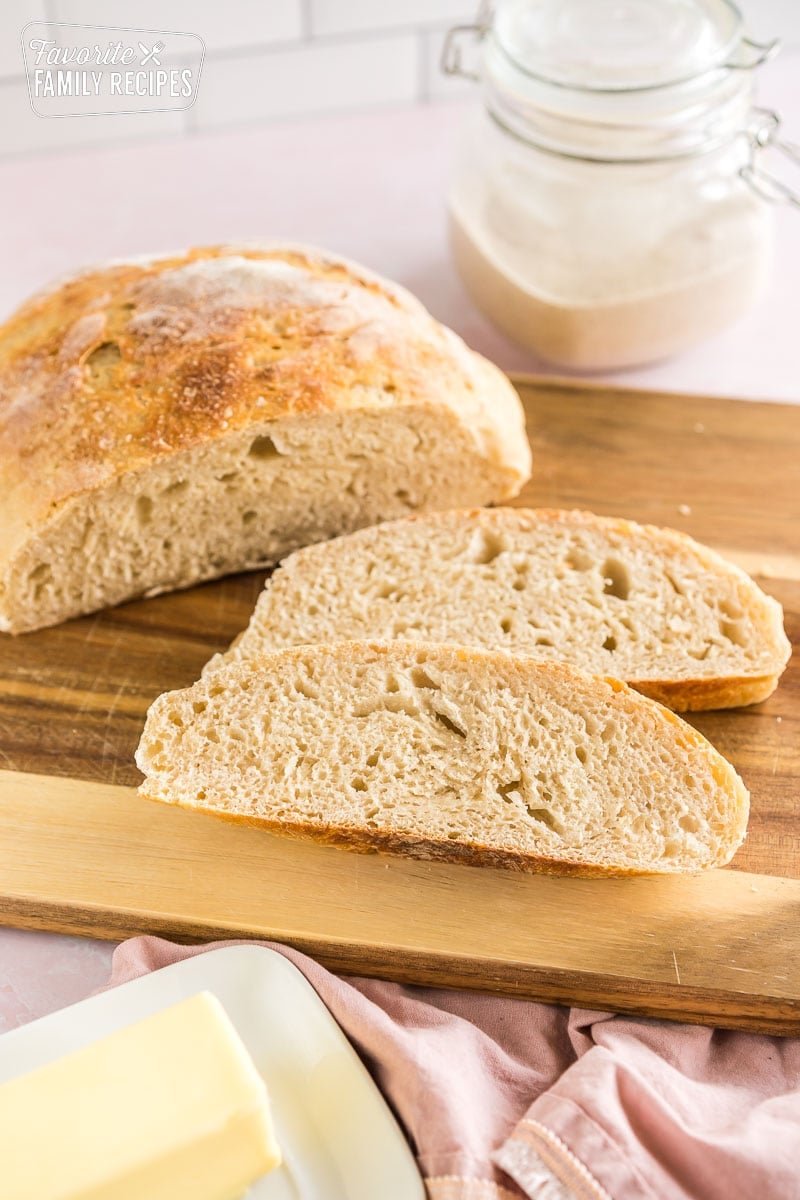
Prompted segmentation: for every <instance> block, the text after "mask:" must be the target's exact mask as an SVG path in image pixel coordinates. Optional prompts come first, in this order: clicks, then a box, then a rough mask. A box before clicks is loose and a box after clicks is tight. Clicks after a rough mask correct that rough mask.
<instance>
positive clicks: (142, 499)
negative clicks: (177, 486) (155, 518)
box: [136, 496, 153, 525]
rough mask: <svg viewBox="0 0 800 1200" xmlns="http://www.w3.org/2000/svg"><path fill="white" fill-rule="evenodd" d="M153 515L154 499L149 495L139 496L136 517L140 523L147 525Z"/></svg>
mask: <svg viewBox="0 0 800 1200" xmlns="http://www.w3.org/2000/svg"><path fill="white" fill-rule="evenodd" d="M152 515H153V501H152V500H151V499H150V497H149V496H138V497H137V499H136V519H137V520H138V522H139V524H140V525H147V524H149V522H150V518H151V517H152Z"/></svg>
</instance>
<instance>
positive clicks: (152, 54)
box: [139, 42, 166, 67]
mask: <svg viewBox="0 0 800 1200" xmlns="http://www.w3.org/2000/svg"><path fill="white" fill-rule="evenodd" d="M139 49H140V50H141V52H142V58H141V63H142V66H143V67H145V66H147V64H148V63H150V62H152V63H155V64H156V66H157V67H160V66H161V59H160V58H158V57H157V55H159V54H160V53H161V51H162V50H165V49H166V46H165V45H164V43H163V42H155V43H154V45H153V49H152V50H148V48H147V46H145V44H144V42H139Z"/></svg>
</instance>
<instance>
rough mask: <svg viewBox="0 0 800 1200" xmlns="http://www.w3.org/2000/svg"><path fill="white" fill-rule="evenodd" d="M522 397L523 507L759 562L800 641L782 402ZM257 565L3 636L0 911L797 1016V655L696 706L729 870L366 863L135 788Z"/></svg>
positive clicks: (689, 1012)
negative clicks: (751, 693)
mask: <svg viewBox="0 0 800 1200" xmlns="http://www.w3.org/2000/svg"><path fill="white" fill-rule="evenodd" d="M520 391H521V394H522V395H523V399H524V401H525V405H526V410H527V413H528V421H529V435H530V439H531V443H532V446H533V452H534V476H533V479H532V481H531V483H530V484H529V485H528V487H527V488H526V489H525V491H524V493H523V494H522V496H520V497H519V500H518V501H517V503H519V504H527V505H546V506H555V507H572V506H575V507H584V508H591V509H593V510H594V511H596V512H600V513H608V514H617V515H620V516H626V517H632V518H634V519H636V520H644V521H651V522H654V523H657V524H667V525H672V526H674V527H675V528H678V529H681V530H683V531H685V532H687V533H690V534H691V535H693V536H695V537H698V538H700V539H701V540H703V541H706V542H707V543H708V544H709V545H711V546H714V547H715V548H717V549H720V550H722V551H723V552H724V553H726V554H727V555H728V556H729V557H730V558H732V559H733V560H735V561H737V562H739V563H741V564H742V565H743V566H745V567H746V568H747V569H748V570H750V571H751V573H753V574H755V575H757V577H758V578H759V582H760V583H761V585H762V586H763V587H764V588H765V589H766V590H767V591H769V592H770V593H771V594H773V595H774V596H776V597H777V599H778V600H780V602H781V603H782V604H783V605H784V609H785V611H786V623H787V631H788V633H789V636H790V637H791V638H792V641H793V642H794V643H795V644H796V643H797V642H798V640H800V409H794V408H791V407H785V406H780V405H770V404H755V403H746V402H733V401H726V400H709V399H701V398H693V397H672V396H659V395H650V394H643V393H638V392H633V391H630V392H626V391H624V390H618V389H617V390H609V389H604V388H599V387H576V386H574V385H567V384H560V383H548V384H538V385H537V384H524V383H521V384H520ZM263 578H264V574H263V573H254V574H249V575H243V576H238V577H234V578H230V579H227V580H222V581H220V582H217V583H212V584H206V585H204V586H202V587H198V588H194V589H192V590H190V591H186V592H182V593H178V594H174V595H172V596H164V597H159V598H156V599H152V600H147V601H138V602H135V603H131V604H127V605H124V606H122V607H120V608H117V609H115V610H111V611H109V612H106V613H102V614H99V615H97V616H94V617H88V618H85V619H82V620H78V621H72V622H69V623H68V624H66V625H63V626H61V627H59V628H56V629H51V630H43V631H41V632H39V633H35V634H28V635H24V636H22V637H19V638H10V637H4V636H0V767H1V768H4V770H2V772H0V920H2V921H5V922H6V923H10V924H19V925H30V926H34V927H37V928H49V929H62V930H75V931H81V932H88V933H94V934H95V935H96V936H103V937H120V936H123V935H126V934H129V933H135V932H141V931H145V930H153V931H157V932H160V933H164V934H167V935H173V936H178V937H181V938H198V937H200V938H205V937H213V936H218V935H226V936H231V935H237V936H261V937H264V936H269V937H276V938H279V939H280V940H284V941H289V942H292V944H294V945H298V946H302V947H304V948H306V949H310V950H312V952H314V953H316V954H317V955H318V957H321V958H322V959H323V960H324V961H326V962H327V963H329V964H330V965H333V966H336V967H338V968H340V969H345V970H348V969H349V970H358V971H366V972H372V973H376V974H381V975H386V976H391V977H393V978H403V979H408V980H418V981H420V982H422V981H425V982H433V983H441V984H444V985H450V986H471V987H481V988H487V989H494V990H501V991H506V992H511V993H514V994H518V995H531V996H538V997H540V998H545V999H560V1000H564V1001H572V1002H577V1003H585V1004H591V1005H593V1006H594V1007H601V1008H618V1009H625V1010H630V1011H637V1012H645V1013H649V1014H653V1015H656V1014H657V1015H674V1016H676V1017H677V1016H680V1017H685V1018H686V1019H692V1020H704V1021H712V1022H715V1023H724V1024H730V1025H742V1024H743V1025H745V1026H746V1027H751V1028H754V1027H758V1028H764V1029H766V1028H769V1029H773V1030H779V1031H782V1032H798V1031H800V1025H798V1013H799V1012H800V1009H799V1008H798V1004H799V1003H800V975H798V970H800V966H798V965H796V964H800V921H798V916H800V884H796V883H795V882H794V881H795V880H797V879H798V878H800V820H798V814H797V809H798V801H800V797H799V796H798V780H800V660H799V661H793V662H792V663H791V664H790V667H789V669H788V671H787V673H786V675H785V676H784V678H783V680H782V682H781V685H780V688H779V689H778V691H777V692H776V693H775V695H774V696H773V697H771V698H770V700H768V701H766V702H765V703H764V704H761V705H758V706H755V707H753V708H749V709H741V710H737V711H730V712H720V713H707V714H701V715H698V716H697V717H695V718H693V719H692V723H693V724H695V725H696V726H697V727H698V728H699V729H701V730H702V732H703V733H705V734H706V736H708V737H709V738H710V739H711V740H712V741H713V742H714V744H715V745H716V746H717V747H718V748H719V749H720V750H721V751H722V753H724V754H725V755H726V756H727V757H729V758H730V759H731V761H732V762H733V763H734V764H735V765H736V767H737V768H738V769H739V771H740V772H741V774H742V775H743V777H744V779H745V782H746V783H747V785H748V787H749V788H750V790H751V793H752V797H753V804H752V817H751V824H750V832H749V834H748V838H747V841H746V843H745V845H744V847H743V848H742V849H741V850H740V852H739V853H738V854H737V856H736V859H735V861H734V864H733V868H734V870H727V871H724V872H712V873H711V874H710V875H708V876H705V877H703V878H702V879H678V880H634V881H592V882H588V881H574V880H551V879H530V878H527V879H526V878H522V877H519V876H516V875H512V874H507V873H503V872H494V871H475V870H474V869H472V870H471V869H469V868H457V867H445V866H441V865H436V866H433V865H431V866H427V865H425V864H419V863H417V864H408V863H401V862H398V861H395V860H390V859H383V858H381V859H371V858H361V857H357V856H355V855H351V854H347V853H346V852H343V851H337V850H330V849H324V848H319V847H309V846H303V845H300V844H297V843H291V842H288V841H279V840H276V839H273V838H270V837H268V835H265V834H262V833H260V832H257V831H252V830H242V829H230V828H228V827H227V826H225V825H223V824H221V823H218V822H215V821H213V820H210V819H209V818H204V817H202V816H198V815H196V814H185V813H177V812H173V811H171V810H169V809H165V808H162V807H161V806H156V805H150V804H147V803H145V802H143V801H140V800H138V799H137V798H136V797H135V795H134V794H133V793H132V792H131V791H130V786H131V785H135V784H136V783H137V782H138V779H139V776H138V772H137V771H136V768H135V766H134V764H133V750H134V748H135V746H136V743H137V741H138V737H139V733H140V731H141V727H142V722H143V719H144V714H145V711H146V708H147V706H148V704H149V703H150V702H151V701H152V700H153V699H154V698H155V696H156V695H158V694H159V693H160V692H161V691H164V690H165V689H168V688H174V687H182V686H185V685H186V684H188V683H190V682H191V681H192V680H194V679H195V678H196V677H197V676H198V674H199V672H200V669H201V667H202V665H203V664H204V662H205V661H206V660H207V658H208V657H209V656H210V655H211V654H212V653H213V652H214V651H216V650H219V649H222V648H223V647H225V646H226V645H227V644H228V643H229V642H230V640H231V639H232V638H233V637H234V636H235V634H236V633H238V632H239V631H240V629H241V628H243V626H244V625H245V624H246V623H247V620H248V618H249V615H250V612H251V610H252V606H253V604H254V602H255V598H256V596H257V594H258V592H259V590H260V587H261V584H262V582H263ZM75 781H86V783H87V785H86V786H83V785H82V784H81V783H80V782H75ZM115 785H127V786H124V787H121V786H115ZM737 872H738V874H737ZM742 872H749V873H754V874H742ZM312 876H313V878H312ZM769 877H775V878H769ZM780 877H783V878H780ZM240 880H243V881H244V882H243V883H242V884H241V886H240V884H239V881H240ZM542 906H544V907H542ZM548 912H550V914H551V915H550V917H547V918H546V920H547V921H548V922H551V923H552V928H550V929H549V930H548V931H546V932H545V931H544V930H543V929H542V924H543V920H542V918H543V916H544V914H546V913H548ZM559 914H563V919H562V917H561V916H560V915H559ZM673 956H674V958H675V961H674V962H673Z"/></svg>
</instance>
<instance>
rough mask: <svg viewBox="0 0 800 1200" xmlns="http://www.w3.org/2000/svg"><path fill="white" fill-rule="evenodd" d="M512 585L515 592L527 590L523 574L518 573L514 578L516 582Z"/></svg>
mask: <svg viewBox="0 0 800 1200" xmlns="http://www.w3.org/2000/svg"><path fill="white" fill-rule="evenodd" d="M511 586H512V588H513V589H514V591H515V592H524V591H525V580H524V579H523V577H522V576H521V575H517V576H516V578H515V579H514V582H513V583H512V584H511Z"/></svg>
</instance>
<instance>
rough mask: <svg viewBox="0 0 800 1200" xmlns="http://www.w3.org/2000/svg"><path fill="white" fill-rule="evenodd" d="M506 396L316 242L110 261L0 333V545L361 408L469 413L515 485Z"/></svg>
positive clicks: (392, 296)
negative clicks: (148, 483)
mask: <svg viewBox="0 0 800 1200" xmlns="http://www.w3.org/2000/svg"><path fill="white" fill-rule="evenodd" d="M221 260H224V261H221ZM493 391H494V392H496V393H497V396H496V397H493V395H492V393H493ZM510 395H511V396H513V392H512V389H511V387H510V384H509V383H508V381H507V380H506V379H505V377H504V376H502V374H501V373H500V372H499V371H497V369H496V368H494V367H491V366H490V364H488V363H486V362H485V361H484V360H482V359H480V358H479V356H477V355H475V354H473V353H472V352H471V351H469V350H467V348H466V347H465V346H464V345H463V343H462V342H461V341H460V339H458V338H457V337H455V335H453V334H452V333H450V331H448V330H446V329H444V328H443V327H442V326H441V325H439V324H438V323H437V322H436V321H434V320H433V318H431V317H430V316H429V315H428V313H427V312H426V311H425V309H424V308H423V307H422V306H421V305H420V304H419V303H418V302H417V301H416V300H415V299H414V298H413V297H412V296H411V295H410V294H409V293H407V292H405V291H404V290H402V289H400V288H397V287H395V286H393V285H391V284H389V283H388V282H386V281H384V280H381V279H379V278H378V277H377V276H373V275H372V274H371V273H370V272H368V271H365V270H363V269H362V268H359V267H356V266H354V265H353V264H350V263H346V262H343V261H341V260H338V259H335V258H333V257H329V256H326V255H324V254H323V253H321V252H319V251H313V250H306V249H299V248H298V249H294V248H287V247H281V246H241V247H236V246H216V247H208V248H201V249H194V250H190V251H187V252H185V253H181V254H175V255H172V256H165V257H163V258H160V259H156V260H139V261H132V262H118V263H112V264H109V265H107V266H104V267H100V268H98V269H96V270H91V271H88V272H86V273H84V274H81V275H78V276H76V277H74V278H71V279H68V280H66V281H64V282H61V283H60V284H58V285H56V286H55V287H54V288H53V289H51V290H49V291H45V292H42V293H40V294H39V295H38V296H35V297H33V298H32V299H31V300H29V301H28V302H27V303H26V304H24V305H23V306H22V307H21V308H20V309H19V310H18V311H17V312H16V313H15V314H14V315H13V316H12V317H11V318H10V319H9V320H8V321H7V322H6V323H5V325H4V326H3V327H2V328H0V462H2V464H3V470H4V476H5V498H6V509H7V512H6V513H5V514H3V515H4V516H5V520H3V521H2V522H0V525H2V526H5V537H4V538H2V539H0V540H2V541H3V542H4V543H5V550H6V553H8V552H9V551H10V550H11V548H12V547H11V545H10V542H11V541H12V540H13V539H12V538H11V536H10V529H9V527H10V526H11V525H18V526H20V527H21V526H27V527H30V526H31V525H35V524H36V523H37V522H39V521H41V520H42V519H43V517H44V516H46V515H47V514H48V513H49V512H50V511H51V510H52V509H53V507H54V506H56V505H58V504H60V503H61V502H63V501H64V500H66V499H67V498H69V497H70V496H73V495H75V494H77V493H80V492H82V491H86V490H89V489H92V488H96V487H99V486H102V484H104V483H106V482H108V481H109V480H111V479H113V478H114V477H116V476H118V475H120V474H122V473H124V472H128V471H132V470H135V469H137V468H140V467H146V466H147V465H148V464H150V463H152V462H154V461H156V460H158V459H161V458H164V457H167V456H169V455H172V454H175V453H177V452H179V451H181V450H185V449H188V448H191V447H193V446H196V445H199V444H204V443H208V442H213V441H215V440H216V439H219V438H222V437H224V436H225V435H227V434H229V433H234V432H236V431H237V430H241V429H244V428H247V427H248V426H249V425H250V424H252V423H256V422H259V423H263V422H264V421H265V420H267V421H268V420H270V419H273V418H277V417H282V416H290V415H298V416H302V415H313V414H314V413H321V412H330V411H336V410H341V409H351V408H354V407H355V408H375V407H391V406H397V405H410V404H416V405H419V404H438V405H447V407H449V408H451V409H458V410H459V411H463V412H464V420H465V422H470V421H471V422H473V423H474V428H475V436H476V440H478V441H481V440H482V439H483V440H484V441H485V442H486V447H487V451H488V452H489V455H490V456H491V457H494V458H495V459H496V460H499V461H506V462H507V464H508V465H509V467H510V468H511V475H512V476H513V475H514V474H517V475H518V479H517V486H518V485H519V484H520V483H521V482H522V481H523V479H524V478H526V476H527V447H525V450H526V453H525V454H522V455H520V452H519V451H517V450H514V449H513V446H514V443H515V442H518V440H519V430H518V429H516V428H514V427H513V425H514V422H513V420H512V421H511V422H510V426H511V427H509V428H507V429H506V428H505V427H504V426H503V418H502V417H495V416H493V414H492V412H491V409H492V405H493V399H495V398H496V399H497V407H498V408H499V409H501V410H502V411H503V412H505V413H506V414H507V413H508V412H509V408H508V405H509V396H510ZM513 400H514V401H515V403H516V405H517V407H518V408H519V405H518V401H516V397H513ZM504 405H505V408H503V406H504ZM517 423H518V424H519V426H520V428H521V427H522V416H521V408H519V419H518V422H517ZM509 490H510V491H513V487H512V488H510V489H509ZM0 549H2V547H0ZM0 557H2V554H0Z"/></svg>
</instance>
